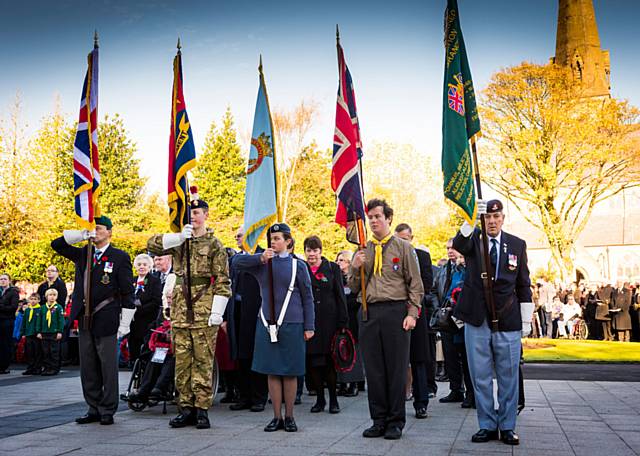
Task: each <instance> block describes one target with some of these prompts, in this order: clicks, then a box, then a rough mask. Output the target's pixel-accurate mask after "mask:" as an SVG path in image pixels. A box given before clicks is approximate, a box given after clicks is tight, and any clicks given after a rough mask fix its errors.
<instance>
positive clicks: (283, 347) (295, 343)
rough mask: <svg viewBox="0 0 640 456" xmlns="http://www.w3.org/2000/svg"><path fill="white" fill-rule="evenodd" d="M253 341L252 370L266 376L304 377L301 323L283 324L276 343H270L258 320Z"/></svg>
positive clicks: (267, 334) (266, 332)
mask: <svg viewBox="0 0 640 456" xmlns="http://www.w3.org/2000/svg"><path fill="white" fill-rule="evenodd" d="M255 341H256V345H255V349H254V352H253V364H252V365H251V369H252V370H254V371H256V372H259V373H261V374H267V375H283V376H295V377H297V376H299V375H304V356H305V347H306V344H305V342H304V328H303V324H302V323H283V324H282V326H281V327H280V329H279V330H278V342H274V343H272V342H271V339H270V338H269V332H268V331H267V328H265V327H264V325H263V324H262V320H261V319H259V318H258V322H257V324H256V338H255Z"/></svg>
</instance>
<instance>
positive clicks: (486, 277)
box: [471, 138, 498, 331]
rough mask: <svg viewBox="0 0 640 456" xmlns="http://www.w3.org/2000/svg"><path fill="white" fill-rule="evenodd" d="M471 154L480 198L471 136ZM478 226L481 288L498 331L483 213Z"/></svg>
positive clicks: (478, 170)
mask: <svg viewBox="0 0 640 456" xmlns="http://www.w3.org/2000/svg"><path fill="white" fill-rule="evenodd" d="M471 155H472V159H473V170H474V175H475V180H476V190H477V192H478V199H482V184H481V182H480V169H479V167H478V153H477V149H476V138H471ZM480 227H481V230H482V235H481V236H480V277H481V278H482V285H483V287H482V289H483V290H484V299H485V301H486V302H487V304H488V305H489V311H490V312H491V328H492V330H493V331H498V315H497V313H496V302H495V300H494V297H493V275H490V273H489V271H491V270H492V269H491V262H490V258H489V255H487V252H488V251H489V237H488V236H487V224H486V221H485V219H484V215H482V216H481V217H480ZM497 266H498V265H496V267H497Z"/></svg>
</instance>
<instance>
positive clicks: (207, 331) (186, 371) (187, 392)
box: [172, 326, 218, 410]
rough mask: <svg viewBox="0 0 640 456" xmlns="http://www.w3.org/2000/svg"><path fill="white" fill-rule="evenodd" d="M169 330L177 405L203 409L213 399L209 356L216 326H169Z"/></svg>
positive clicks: (213, 345) (211, 361)
mask: <svg viewBox="0 0 640 456" xmlns="http://www.w3.org/2000/svg"><path fill="white" fill-rule="evenodd" d="M172 332H173V347H174V352H175V359H176V389H177V390H178V393H179V398H178V405H179V406H180V407H198V408H201V409H205V410H207V409H209V407H211V403H212V402H213V391H212V388H213V387H212V383H213V360H214V357H215V352H216V336H217V335H218V327H217V326H213V327H205V328H195V329H191V328H173V329H172Z"/></svg>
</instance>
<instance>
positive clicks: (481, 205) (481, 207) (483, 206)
mask: <svg viewBox="0 0 640 456" xmlns="http://www.w3.org/2000/svg"><path fill="white" fill-rule="evenodd" d="M476 205H477V206H478V216H480V215H484V214H486V213H487V200H483V199H479V200H476Z"/></svg>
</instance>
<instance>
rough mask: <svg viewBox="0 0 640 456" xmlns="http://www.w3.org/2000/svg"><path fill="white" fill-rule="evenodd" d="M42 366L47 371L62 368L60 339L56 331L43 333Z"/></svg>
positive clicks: (55, 370) (56, 370)
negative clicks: (57, 337)
mask: <svg viewBox="0 0 640 456" xmlns="http://www.w3.org/2000/svg"><path fill="white" fill-rule="evenodd" d="M42 367H43V368H44V370H45V371H54V372H58V371H59V370H60V341H59V340H57V339H56V334H55V333H54V334H43V335H42Z"/></svg>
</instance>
